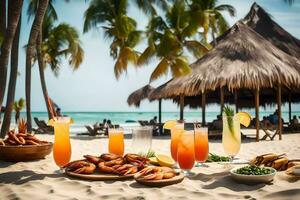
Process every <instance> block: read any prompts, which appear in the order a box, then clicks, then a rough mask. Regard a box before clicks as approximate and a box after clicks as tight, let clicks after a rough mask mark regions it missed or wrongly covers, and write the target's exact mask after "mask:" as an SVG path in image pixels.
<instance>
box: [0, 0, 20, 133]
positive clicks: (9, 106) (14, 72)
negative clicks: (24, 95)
mask: <svg viewBox="0 0 300 200" xmlns="http://www.w3.org/2000/svg"><path fill="white" fill-rule="evenodd" d="M11 4H12V3H11V2H10V3H9V7H11V6H12V5H11ZM9 18H11V15H10V13H9ZM20 28H21V16H20V19H19V23H18V27H17V31H16V34H15V37H14V40H13V44H12V49H11V55H10V77H9V84H8V91H7V99H6V109H5V114H4V119H3V124H2V128H1V134H0V136H1V138H4V137H5V135H6V134H7V132H8V131H9V127H10V121H11V112H12V110H13V105H14V101H15V90H16V83H17V76H18V60H19V39H20Z"/></svg>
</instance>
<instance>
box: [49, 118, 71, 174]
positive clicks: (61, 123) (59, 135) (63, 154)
mask: <svg viewBox="0 0 300 200" xmlns="http://www.w3.org/2000/svg"><path fill="white" fill-rule="evenodd" d="M52 122H53V123H52V126H53V127H54V144H53V157H54V161H55V163H56V165H57V166H58V167H60V169H62V167H63V166H64V165H66V164H68V163H69V162H70V159H71V153H72V152H71V151H72V150H71V142H70V124H71V123H72V122H71V118H70V117H57V118H55V119H54V120H53V121H52Z"/></svg>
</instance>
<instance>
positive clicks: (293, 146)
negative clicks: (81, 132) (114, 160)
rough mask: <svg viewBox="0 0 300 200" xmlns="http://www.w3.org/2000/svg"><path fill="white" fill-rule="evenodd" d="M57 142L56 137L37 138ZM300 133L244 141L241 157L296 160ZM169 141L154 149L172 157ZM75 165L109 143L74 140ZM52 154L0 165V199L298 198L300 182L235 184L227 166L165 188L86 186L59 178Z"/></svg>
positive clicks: (218, 148)
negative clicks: (281, 155) (266, 155)
mask: <svg viewBox="0 0 300 200" xmlns="http://www.w3.org/2000/svg"><path fill="white" fill-rule="evenodd" d="M38 137H39V138H41V139H44V140H48V141H53V136H52V135H38ZM299 139H300V135H299V134H291V135H284V137H283V140H282V141H278V140H276V141H263V142H254V141H249V140H244V141H243V144H242V148H241V151H240V153H239V154H238V157H239V158H241V159H251V158H252V157H253V156H255V155H259V154H263V153H269V152H274V153H287V155H288V157H289V158H291V159H293V158H297V157H299V155H300V145H299ZM169 142H170V140H169V138H168V137H165V138H154V139H153V145H152V147H153V149H154V150H155V152H157V153H165V154H169ZM71 143H72V160H74V159H79V158H81V156H82V155H84V154H93V155H99V154H101V153H104V152H107V144H108V139H107V138H92V137H88V138H72V139H71ZM125 145H126V147H125V149H126V152H131V149H130V147H131V139H126V140H125ZM210 152H213V153H217V154H224V152H223V148H222V144H221V141H220V140H211V141H210ZM56 170H57V166H56V165H55V163H54V160H53V157H52V155H49V156H47V157H46V158H45V159H43V160H39V161H34V162H19V163H9V162H3V161H0V194H1V197H0V199H1V200H2V199H9V200H12V199H32V200H37V199H149V200H151V199H199V198H205V199H228V198H229V199H272V200H275V199H289V200H290V199H299V197H300V181H299V180H297V179H295V178H293V177H289V176H287V175H285V173H284V172H279V173H277V174H276V176H275V179H274V181H273V182H272V183H270V184H259V185H253V186H249V185H243V184H238V183H236V182H234V181H233V180H232V179H231V177H230V176H229V174H228V169H226V168H225V167H224V166H223V165H219V164H209V166H208V167H205V168H194V169H193V171H194V172H195V173H196V176H194V177H191V178H185V180H184V181H183V182H182V183H179V184H177V185H172V186H167V187H163V188H149V187H146V186H143V185H140V184H138V183H136V182H135V181H134V180H127V181H116V182H113V181H105V182H102V181H94V182H90V181H82V180H76V179H72V178H69V177H66V176H65V175H64V174H57V173H56Z"/></svg>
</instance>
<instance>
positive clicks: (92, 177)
mask: <svg viewBox="0 0 300 200" xmlns="http://www.w3.org/2000/svg"><path fill="white" fill-rule="evenodd" d="M96 170H97V169H96ZM65 173H66V174H67V175H68V176H71V177H73V178H77V179H82V180H89V181H119V180H126V179H131V178H133V176H134V174H131V175H128V176H120V175H116V174H104V173H98V172H96V173H94V174H77V173H74V172H71V171H69V169H68V168H67V169H65Z"/></svg>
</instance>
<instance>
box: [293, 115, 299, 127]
mask: <svg viewBox="0 0 300 200" xmlns="http://www.w3.org/2000/svg"><path fill="white" fill-rule="evenodd" d="M297 124H299V121H298V119H297V116H296V115H294V116H293V119H292V125H297Z"/></svg>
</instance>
